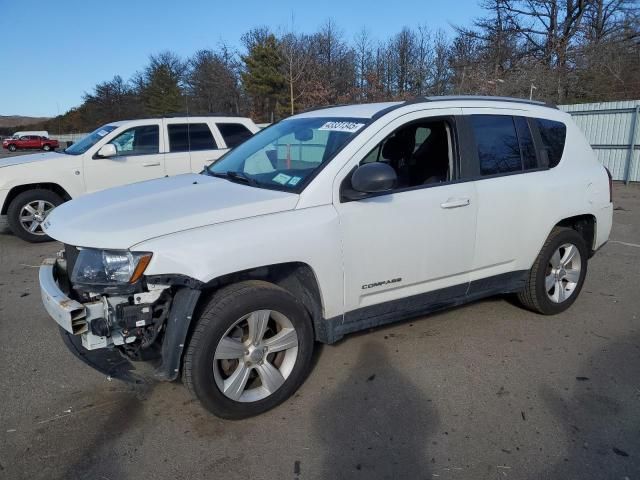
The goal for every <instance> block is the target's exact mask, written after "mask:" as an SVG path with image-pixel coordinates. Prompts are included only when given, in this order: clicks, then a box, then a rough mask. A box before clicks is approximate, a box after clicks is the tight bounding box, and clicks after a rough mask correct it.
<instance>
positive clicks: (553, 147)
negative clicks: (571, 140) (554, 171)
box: [535, 118, 567, 168]
mask: <svg viewBox="0 0 640 480" xmlns="http://www.w3.org/2000/svg"><path fill="white" fill-rule="evenodd" d="M535 122H536V124H537V125H538V130H539V131H540V138H541V140H542V154H543V155H546V156H547V157H548V160H549V168H553V167H555V166H556V165H558V163H560V159H561V158H562V152H563V151H564V142H565V139H566V136H567V127H566V125H565V124H564V123H562V122H556V121H554V120H545V119H542V118H537V119H536V120H535Z"/></svg>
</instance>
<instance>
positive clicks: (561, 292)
mask: <svg viewBox="0 0 640 480" xmlns="http://www.w3.org/2000/svg"><path fill="white" fill-rule="evenodd" d="M581 270H582V258H581V257H580V251H579V250H578V247H576V246H575V245H573V244H571V243H564V244H562V245H560V247H558V248H557V249H556V251H555V252H554V253H553V255H551V258H550V259H549V265H548V266H547V272H546V276H545V280H544V287H545V291H546V292H547V296H548V297H549V299H550V300H551V301H552V302H554V303H562V302H564V301H565V300H567V299H568V298H569V297H570V296H571V295H572V294H573V292H574V291H575V289H576V286H577V285H578V282H579V281H580V273H581Z"/></svg>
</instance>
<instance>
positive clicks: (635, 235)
mask: <svg viewBox="0 0 640 480" xmlns="http://www.w3.org/2000/svg"><path fill="white" fill-rule="evenodd" d="M615 204H616V211H615V212H614V228H613V232H612V234H611V241H610V242H609V243H608V244H607V245H606V246H605V247H604V248H603V249H602V250H601V251H600V252H599V253H598V254H597V255H596V256H595V257H594V258H593V259H591V261H590V262H589V273H588V276H587V281H586V284H585V286H584V289H583V291H582V294H581V296H580V298H579V299H578V301H577V302H576V304H575V305H574V306H573V307H572V308H571V309H570V310H569V311H567V312H565V313H564V314H561V315H558V316H555V317H542V316H537V315H535V314H533V313H530V312H527V311H525V310H523V309H521V308H519V307H518V306H516V305H515V304H514V303H513V302H512V301H511V300H510V299H508V298H492V299H488V300H485V301H481V302H477V303H474V304H472V305H468V306H465V307H461V308H457V309H455V310H451V311H448V312H444V313H440V314H436V315H431V316H428V317H425V318H420V319H415V320H412V321H407V322H404V323H401V324H397V325H393V326H389V327H386V328H380V329H376V330H373V331H370V332H366V333H362V334H357V335H352V336H350V337H347V338H346V339H345V340H343V341H342V342H340V343H338V344H336V345H333V346H325V347H324V348H321V349H320V350H319V352H318V355H317V360H316V365H315V367H314V369H313V371H312V373H311V375H310V377H309V379H308V380H307V382H306V383H305V384H304V385H303V387H302V388H301V390H300V391H299V393H298V394H297V395H296V396H295V397H294V398H292V399H290V400H289V401H288V402H286V403H285V404H284V405H282V406H280V407H278V408H277V409H275V410H273V411H271V412H268V413H267V414H265V415H262V416H260V417H256V418H253V419H249V420H244V421H238V422H230V421H223V420H220V419H218V418H215V417H213V416H211V415H210V414H208V413H207V412H206V411H204V410H203V409H202V408H201V407H200V406H199V404H198V403H197V402H195V401H193V400H192V399H191V398H190V397H189V394H188V393H187V391H186V389H185V388H183V387H182V385H181V384H180V383H169V384H155V385H149V384H129V383H124V382H121V381H119V380H114V379H110V378H107V377H106V376H105V375H102V374H100V373H98V372H96V371H94V370H92V369H91V368H90V367H88V366H86V365H84V364H83V363H81V362H80V361H78V360H77V359H76V358H75V357H73V356H72V355H71V354H70V353H69V352H68V351H67V350H66V348H65V347H64V345H63V344H62V342H61V340H60V337H59V336H58V333H57V328H56V326H55V324H54V322H53V321H52V320H50V319H49V318H48V316H47V315H46V313H45V312H44V310H43V308H42V306H41V302H40V298H39V290H38V286H37V272H38V270H37V266H38V265H39V263H40V262H41V260H42V259H43V258H45V257H47V256H50V255H52V254H53V253H54V252H56V251H57V250H58V249H59V248H60V247H59V245H58V244H55V243H49V244H41V245H32V244H27V243H24V242H22V241H21V240H19V239H17V238H16V237H14V236H12V235H11V234H9V233H1V234H0V342H2V345H1V347H0V365H2V367H1V368H2V370H1V371H2V374H1V375H0V478H7V479H19V478H29V479H55V478H60V479H106V480H116V479H117V480H122V479H144V478H154V479H156V480H159V479H165V478H166V479H174V478H189V479H198V478H225V479H227V478H252V479H275V478H278V479H280V478H282V479H286V478H289V479H297V480H301V479H316V478H317V479H319V478H326V479H340V478H363V479H365V478H366V479H372V478H412V479H413V478H421V479H432V478H441V479H485V478H486V479H494V478H497V479H504V478H514V479H544V478H549V479H585V478H594V479H624V478H629V479H635V478H638V477H639V475H640V296H639V289H638V286H639V285H640V186H638V185H631V186H627V187H625V186H623V185H616V188H615Z"/></svg>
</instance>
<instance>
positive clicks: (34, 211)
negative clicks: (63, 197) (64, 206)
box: [19, 200, 56, 235]
mask: <svg viewBox="0 0 640 480" xmlns="http://www.w3.org/2000/svg"><path fill="white" fill-rule="evenodd" d="M55 207H56V206H55V205H54V204H53V203H51V202H48V201H46V200H34V201H32V202H29V203H27V204H26V205H24V206H23V207H22V208H21V209H20V216H19V220H20V225H21V226H22V228H24V229H25V230H26V231H27V232H29V233H31V234H33V235H45V233H44V230H43V229H42V224H43V223H44V220H45V218H47V215H49V214H50V213H51V211H52V210H53V209H54V208H55Z"/></svg>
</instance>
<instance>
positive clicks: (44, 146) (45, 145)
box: [42, 144, 51, 152]
mask: <svg viewBox="0 0 640 480" xmlns="http://www.w3.org/2000/svg"><path fill="white" fill-rule="evenodd" d="M42 149H43V150H44V151H45V152H48V151H49V150H51V145H47V144H44V145H43V146H42Z"/></svg>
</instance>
